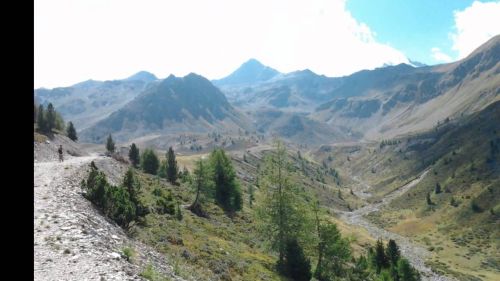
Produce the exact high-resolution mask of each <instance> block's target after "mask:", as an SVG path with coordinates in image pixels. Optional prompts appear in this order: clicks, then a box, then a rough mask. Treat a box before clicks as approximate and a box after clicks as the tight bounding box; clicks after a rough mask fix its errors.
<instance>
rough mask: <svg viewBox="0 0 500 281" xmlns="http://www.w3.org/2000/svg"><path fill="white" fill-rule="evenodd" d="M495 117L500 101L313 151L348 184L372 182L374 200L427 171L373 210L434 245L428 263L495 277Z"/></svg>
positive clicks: (464, 276) (392, 226) (498, 156)
mask: <svg viewBox="0 0 500 281" xmlns="http://www.w3.org/2000/svg"><path fill="white" fill-rule="evenodd" d="M497 120H500V102H495V103H493V104H491V105H489V106H488V107H486V108H485V109H484V110H482V111H480V112H478V113H475V114H473V115H472V116H469V117H462V118H457V119H452V120H450V121H448V122H446V123H444V124H441V125H440V126H437V127H436V128H434V129H433V130H431V131H428V132H425V133H422V134H416V135H412V136H408V137H403V138H399V139H388V140H383V142H376V143H368V144H357V145H355V146H352V145H351V146H324V147H322V148H321V149H320V150H318V151H317V152H316V154H315V155H316V156H317V157H318V158H319V159H323V160H324V161H327V163H329V166H331V167H335V168H336V169H337V170H338V171H339V173H340V175H341V176H344V178H348V179H349V180H346V181H348V182H350V184H353V185H359V183H364V184H365V185H367V186H368V189H364V190H365V191H367V192H369V193H372V194H373V195H374V196H373V198H371V199H370V200H371V201H373V202H377V201H378V200H380V199H382V198H385V197H386V196H387V194H389V193H390V192H391V191H393V190H395V189H397V188H399V187H400V186H402V185H404V184H405V183H406V182H407V181H408V179H411V178H415V177H417V176H418V175H420V174H422V173H423V172H424V171H428V172H427V173H426V175H425V176H424V177H423V179H422V180H421V181H420V182H419V183H418V184H416V185H415V186H414V187H413V188H412V189H410V190H409V191H408V192H406V193H404V194H402V195H401V197H399V198H396V199H395V200H394V201H392V202H391V203H390V204H389V205H388V206H387V207H385V208H383V209H382V210H381V211H379V212H375V213H373V214H370V215H369V218H370V219H371V220H372V221H373V222H375V223H376V224H378V225H380V226H382V227H384V228H385V229H387V230H389V231H393V232H396V233H399V234H402V235H405V236H408V237H410V238H412V239H414V240H416V241H419V242H420V243H421V244H422V245H424V246H425V247H427V248H428V249H431V250H432V251H434V259H433V260H432V261H430V264H432V265H433V266H434V267H435V268H437V269H438V270H440V271H442V272H447V273H451V274H453V275H455V276H457V277H458V278H459V279H460V280H479V279H474V278H477V277H479V278H481V280H495V277H494V276H496V275H495V274H496V273H495V272H498V270H499V266H498V259H499V258H500V257H499V256H498V248H499V247H500V244H498V238H499V237H500V232H499V231H498V229H500V228H499V221H500V220H499V219H500V217H499V214H500V212H499V211H500V205H499V202H500V192H499V191H500V189H499V188H498V187H500V165H499V163H500V153H499V152H498V151H499V148H500V136H499V132H500V123H499V122H497ZM327 158H328V159H331V161H328V159H327ZM438 185H439V190H437V186H438ZM427 194H429V195H430V197H429V198H430V203H429V202H427V200H426V196H427ZM474 276H475V277H474Z"/></svg>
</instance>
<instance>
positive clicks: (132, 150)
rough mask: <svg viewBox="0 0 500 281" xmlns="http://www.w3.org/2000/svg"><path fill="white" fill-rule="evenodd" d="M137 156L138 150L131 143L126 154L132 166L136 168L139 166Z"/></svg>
mask: <svg viewBox="0 0 500 281" xmlns="http://www.w3.org/2000/svg"><path fill="white" fill-rule="evenodd" d="M139 155H140V154H139V149H138V148H137V146H135V143H132V145H131V146H130V150H129V152H128V159H129V160H130V163H132V166H134V167H137V166H138V165H139V162H140V161H141V160H140V157H139Z"/></svg>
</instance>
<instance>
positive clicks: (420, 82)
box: [312, 35, 500, 140]
mask: <svg viewBox="0 0 500 281" xmlns="http://www.w3.org/2000/svg"><path fill="white" fill-rule="evenodd" d="M499 62H500V35H499V36H496V37H494V38H492V39H490V40H489V41H488V42H486V43H484V44H483V45H482V46H480V47H479V48H477V50H475V51H474V52H473V53H471V54H470V55H469V56H468V57H466V58H464V59H463V60H461V61H458V62H455V63H451V64H445V65H438V66H432V67H419V68H413V67H411V66H408V65H404V64H401V65H397V66H394V67H386V68H381V69H376V70H372V71H360V72H358V73H355V74H352V75H350V76H348V77H346V78H345V79H344V80H343V82H344V83H343V84H342V85H341V86H340V87H338V88H337V89H335V90H334V91H333V92H332V94H331V96H332V97H334V98H333V99H332V100H331V101H329V102H328V103H325V104H322V105H321V106H319V107H318V108H317V109H316V111H315V112H314V113H313V114H312V115H313V118H315V119H317V120H319V121H322V122H326V123H328V124H330V125H332V126H338V125H340V124H342V125H344V126H347V127H351V128H353V129H354V128H356V129H357V130H358V132H361V133H363V134H364V137H365V138H366V139H368V140H380V139H381V138H392V137H395V136H398V135H403V134H405V133H410V132H418V131H425V130H428V129H430V128H432V127H433V126H434V125H436V124H437V123H438V122H442V121H443V120H445V119H446V118H448V117H450V118H454V117H457V116H461V115H463V114H465V115H467V114H470V113H472V112H475V111H478V110H480V109H482V108H484V107H485V106H487V105H488V104H490V103H492V102H494V101H497V100H499V99H500V91H499V89H500V88H499V87H498V85H500V75H499V73H500V63H499Z"/></svg>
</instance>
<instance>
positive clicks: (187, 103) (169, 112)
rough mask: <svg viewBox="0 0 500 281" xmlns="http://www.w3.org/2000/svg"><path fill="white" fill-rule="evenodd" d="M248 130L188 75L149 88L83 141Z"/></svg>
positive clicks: (215, 93)
mask: <svg viewBox="0 0 500 281" xmlns="http://www.w3.org/2000/svg"><path fill="white" fill-rule="evenodd" d="M246 127H248V124H247V121H246V120H245V118H244V117H243V116H242V115H240V114H239V113H238V112H237V111H236V110H235V109H234V108H233V107H232V106H231V105H230V104H229V103H228V102H227V100H226V98H225V96H224V95H223V94H222V93H221V92H220V91H219V89H217V88H216V87H214V86H213V85H212V84H211V83H210V81H208V80H207V79H206V78H204V77H202V76H200V75H197V74H194V73H191V74H189V75H187V76H185V77H181V78H179V77H175V76H173V75H170V76H169V77H168V78H166V79H164V80H161V81H159V82H157V83H154V84H151V85H150V87H148V88H147V89H146V90H145V91H143V92H142V93H141V94H140V95H139V96H138V97H137V98H135V99H134V100H132V101H130V102H129V103H128V104H127V105H125V106H124V107H122V108H121V109H119V110H117V111H116V112H113V113H112V114H111V115H110V116H109V117H107V118H105V119H103V120H101V121H99V122H98V123H96V124H95V125H93V126H92V127H90V128H88V129H86V130H83V131H82V133H81V138H82V140H85V141H90V142H97V143H98V142H101V141H102V140H103V139H104V137H106V136H107V135H108V134H110V133H112V134H113V135H114V136H116V139H117V140H128V139H131V138H134V137H139V136H144V135H147V134H153V133H161V134H166V133H182V132H192V133H200V132H210V131H212V130H214V129H221V130H222V129H229V130H231V129H232V130H238V128H246Z"/></svg>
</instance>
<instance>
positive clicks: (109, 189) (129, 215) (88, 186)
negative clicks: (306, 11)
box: [81, 161, 142, 227]
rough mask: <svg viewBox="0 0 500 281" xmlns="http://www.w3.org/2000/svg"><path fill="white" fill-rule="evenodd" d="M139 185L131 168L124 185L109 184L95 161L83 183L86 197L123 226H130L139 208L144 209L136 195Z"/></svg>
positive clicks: (91, 164)
mask: <svg viewBox="0 0 500 281" xmlns="http://www.w3.org/2000/svg"><path fill="white" fill-rule="evenodd" d="M139 186H140V185H139V184H138V183H137V182H136V180H135V177H134V174H133V172H132V171H131V170H129V171H128V172H127V173H126V174H125V177H124V179H123V184H122V186H114V185H111V184H109V183H108V182H107V180H106V175H104V173H103V172H102V171H99V169H98V168H97V167H96V166H95V164H94V162H93V161H92V162H91V163H90V173H89V175H88V178H87V180H86V181H84V180H82V183H81V187H82V189H83V190H85V191H86V193H85V197H86V198H87V199H89V200H90V201H91V202H92V203H94V204H95V205H96V206H97V207H98V208H99V209H101V210H102V211H103V212H104V213H105V214H106V215H107V216H108V217H110V218H111V219H113V220H114V221H115V222H116V223H118V224H119V225H121V226H123V227H128V225H129V223H130V222H131V221H133V220H135V219H136V218H137V210H138V209H142V208H141V207H140V206H139V202H138V200H137V197H136V194H137V191H138V190H137V189H138V188H139Z"/></svg>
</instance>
